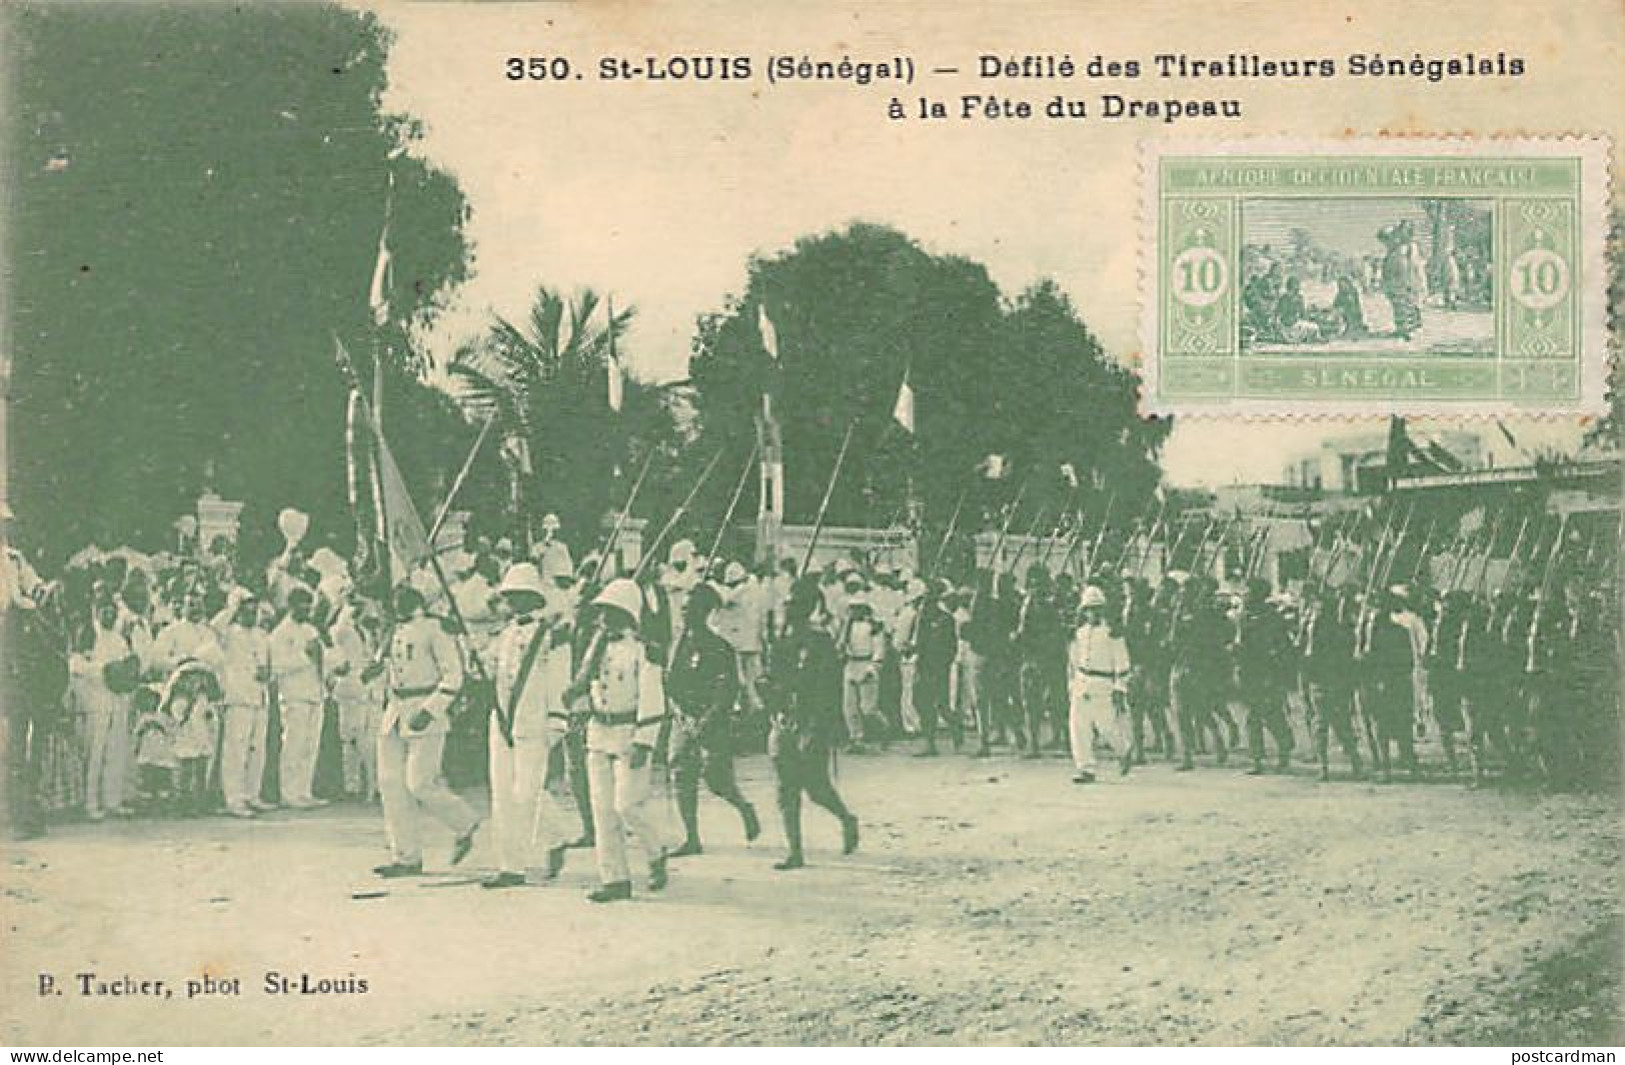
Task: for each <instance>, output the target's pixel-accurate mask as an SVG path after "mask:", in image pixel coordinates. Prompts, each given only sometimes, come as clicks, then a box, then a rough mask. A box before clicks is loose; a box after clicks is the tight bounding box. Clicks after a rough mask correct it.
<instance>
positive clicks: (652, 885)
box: [649, 854, 671, 891]
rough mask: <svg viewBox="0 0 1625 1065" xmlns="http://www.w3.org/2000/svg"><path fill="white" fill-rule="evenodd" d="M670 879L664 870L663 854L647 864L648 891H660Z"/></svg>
mask: <svg viewBox="0 0 1625 1065" xmlns="http://www.w3.org/2000/svg"><path fill="white" fill-rule="evenodd" d="M670 879H671V874H670V873H669V872H667V870H666V856H665V855H664V854H662V855H661V856H660V857H658V858H656V859H655V860H654V861H652V862H650V863H649V890H650V891H660V890H661V889H663V888H664V887H665V886H666V883H667V881H669V880H670Z"/></svg>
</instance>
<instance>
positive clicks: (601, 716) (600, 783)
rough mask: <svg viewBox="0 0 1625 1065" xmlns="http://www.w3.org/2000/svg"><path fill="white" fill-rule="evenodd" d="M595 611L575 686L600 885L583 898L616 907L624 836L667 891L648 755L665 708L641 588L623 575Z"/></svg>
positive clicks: (627, 881) (627, 891)
mask: <svg viewBox="0 0 1625 1065" xmlns="http://www.w3.org/2000/svg"><path fill="white" fill-rule="evenodd" d="M593 606H594V607H595V608H597V611H598V625H599V635H598V637H597V638H596V641H595V645H593V646H592V647H591V648H590V651H591V653H590V654H589V655H588V658H587V662H586V664H585V667H584V668H583V669H582V670H581V671H580V674H579V675H578V679H577V683H578V684H579V683H581V681H582V680H585V681H586V683H587V685H588V693H589V695H588V699H589V705H590V716H589V718H588V724H587V776H588V782H589V790H590V791H591V793H592V814H593V821H594V823H595V827H596V830H597V855H598V875H599V879H600V880H601V881H602V883H601V884H600V886H599V887H598V888H597V889H596V890H594V891H593V892H592V893H590V894H589V895H588V896H587V897H588V898H589V899H591V900H592V901H593V902H619V901H621V900H623V899H629V898H631V897H632V878H631V874H630V870H629V867H628V864H627V858H626V844H627V839H626V837H627V835H629V834H630V835H631V836H632V838H633V841H634V842H635V843H637V844H638V845H639V846H640V847H641V848H642V849H643V852H644V855H645V857H646V858H647V859H648V863H649V867H648V872H649V878H648V885H649V890H650V891H659V890H661V889H662V888H664V887H665V886H666V878H667V868H666V850H665V846H664V841H663V840H662V838H661V835H662V834H661V831H660V823H659V819H658V816H657V814H656V813H655V811H654V809H653V808H652V804H651V803H650V802H649V799H650V796H651V794H652V791H653V773H654V769H653V765H652V759H651V755H652V753H653V751H654V746H655V744H656V743H657V742H659V738H660V730H661V726H662V723H663V722H664V721H665V717H666V708H665V698H664V693H663V691H662V684H661V679H660V664H659V663H658V662H655V661H651V659H650V652H649V649H647V648H645V646H644V643H643V640H642V639H641V638H640V637H639V635H638V623H639V620H640V618H641V617H642V615H643V589H641V588H639V587H638V585H637V583H636V582H634V581H632V580H631V579H629V578H625V577H621V578H617V579H615V580H612V581H610V582H609V583H608V584H606V585H605V586H604V589H603V591H601V592H599V593H598V595H597V597H595V598H594V599H593ZM654 653H655V654H657V655H658V654H661V653H663V649H656V650H655V651H654Z"/></svg>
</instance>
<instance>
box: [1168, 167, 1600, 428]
mask: <svg viewBox="0 0 1625 1065" xmlns="http://www.w3.org/2000/svg"><path fill="white" fill-rule="evenodd" d="M1142 158H1143V163H1144V167H1143V181H1144V192H1145V199H1144V208H1143V219H1142V221H1143V223H1144V226H1145V229H1144V233H1143V238H1142V245H1141V246H1142V250H1143V254H1144V256H1145V258H1144V259H1143V260H1142V263H1143V275H1142V282H1141V284H1142V287H1141V291H1142V296H1143V299H1144V302H1143V311H1144V320H1143V323H1142V325H1143V334H1144V336H1143V343H1144V357H1143V362H1142V370H1141V376H1142V379H1143V390H1142V407H1143V409H1144V410H1145V411H1146V412H1147V413H1150V414H1173V413H1179V414H1235V413H1243V414H1257V415H1304V414H1355V413H1358V414H1371V413H1373V412H1380V413H1392V414H1401V413H1410V414H1428V413H1446V412H1449V413H1454V414H1502V413H1512V412H1524V413H1554V414H1555V413H1563V414H1589V413H1597V412H1600V411H1602V410H1603V409H1604V408H1605V399H1606V382H1607V371H1608V358H1609V353H1608V346H1607V334H1606V330H1607V306H1606V303H1607V276H1606V271H1605V268H1604V260H1603V256H1604V248H1605V244H1606V240H1607V232H1608V228H1607V227H1608V223H1607V212H1606V206H1607V196H1608V173H1607V166H1608V145H1607V142H1606V141H1604V140H1603V139H1601V138H1582V137H1561V138H1559V137H1552V138H1539V139H1532V138H1531V139H1511V138H1507V139H1502V138H1483V139H1468V138H1415V137H1404V138H1370V139H1358V138H1356V139H1341V140H1330V141H1302V140H1298V141H1264V140H1253V141H1233V142H1212V141H1209V142H1201V141H1196V142H1178V141H1172V142H1160V143H1155V144H1151V145H1148V146H1147V147H1146V149H1145V151H1144V154H1143V157H1142Z"/></svg>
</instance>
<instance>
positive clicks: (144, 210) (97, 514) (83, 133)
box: [6, 4, 469, 554]
mask: <svg viewBox="0 0 1625 1065" xmlns="http://www.w3.org/2000/svg"><path fill="white" fill-rule="evenodd" d="M6 17H7V18H8V19H9V20H10V21H9V30H10V39H11V44H12V50H11V51H12V59H13V70H14V82H13V94H12V99H13V106H12V111H13V113H12V115H11V116H10V117H11V119H12V121H11V128H10V131H9V133H10V135H9V138H8V149H9V151H8V155H9V156H10V177H9V179H8V180H10V185H11V195H10V197H9V202H8V205H7V206H8V208H9V211H8V219H7V225H8V229H9V233H10V247H9V248H8V256H9V259H10V262H11V263H12V264H13V268H14V269H13V273H12V275H11V278H10V279H9V281H8V283H9V284H10V286H11V292H12V296H13V300H12V333H11V337H10V340H11V346H12V354H13V374H12V382H11V394H10V413H11V417H12V426H11V431H10V444H11V485H10V488H11V496H12V498H13V500H14V504H15V509H16V510H17V511H18V512H19V515H20V517H21V518H22V520H23V528H24V532H25V538H26V539H27V540H28V541H29V542H30V543H31V544H32V545H33V546H34V547H35V548H36V549H39V550H42V551H43V552H45V553H48V554H49V553H61V552H66V551H71V550H72V549H73V548H74V547H75V546H76V545H77V544H79V543H82V542H84V541H87V540H92V539H96V540H100V541H101V542H103V543H104V544H107V543H111V542H123V541H126V540H132V539H133V540H134V541H135V542H137V543H145V544H146V545H148V546H157V545H158V544H161V543H162V542H164V541H165V540H166V539H167V528H168V526H169V523H170V522H171V521H172V520H173V519H174V517H175V516H176V515H178V514H179V513H181V512H183V511H184V510H187V509H189V508H190V507H191V504H192V501H193V500H194V499H195V498H196V496H197V494H198V492H199V491H200V490H201V489H202V488H204V487H205V486H206V483H208V482H210V481H212V482H213V484H214V485H215V487H216V488H217V489H218V490H219V491H220V493H221V494H222V495H225V496H227V497H234V498H238V499H243V500H245V501H246V502H247V504H248V509H247V510H246V511H245V514H244V529H245V533H246V534H248V535H249V536H250V538H252V537H253V536H254V535H255V534H258V533H260V532H262V531H263V530H267V529H269V528H270V525H271V521H270V515H272V514H274V513H275V512H276V510H277V509H278V508H280V507H282V506H287V505H294V506H299V507H301V508H303V509H306V510H308V511H310V512H311V513H312V516H313V518H314V521H313V524H312V535H313V537H315V538H316V539H325V538H328V537H330V536H331V537H335V538H338V539H339V540H340V541H341V542H342V540H343V538H344V537H345V536H346V535H347V533H348V531H349V528H350V526H349V522H348V517H347V515H346V513H345V492H344V461H343V422H344V409H345V390H344V385H343V381H342V379H341V378H340V376H339V374H338V372H337V370H336V368H335V366H334V363H333V338H334V337H335V336H338V337H340V338H342V339H343V340H344V341H345V342H346V343H347V345H348V346H349V347H350V349H351V350H352V351H355V352H356V353H357V356H358V359H360V360H362V371H363V373H366V372H367V365H366V361H365V360H366V358H367V357H369V356H370V354H371V353H372V352H373V351H374V347H375V338H376V333H377V331H376V330H375V329H374V327H373V326H372V323H371V320H370V318H369V314H368V307H367V287H368V281H369V279H370V276H371V273H372V267H373V261H374V256H375V253H376V250H377V243H378V236H379V230H380V227H381V225H382V223H383V216H384V204H385V189H386V184H387V174H388V172H389V170H390V169H391V168H392V169H393V172H394V175H395V179H394V185H395V188H394V196H393V224H392V232H391V245H392V251H393V254H394V263H395V287H394V289H393V292H392V300H391V310H392V321H391V324H390V325H389V326H388V327H387V328H386V329H385V330H384V331H383V332H384V336H383V337H382V341H383V345H384V348H385V350H386V351H387V352H388V353H389V355H388V358H389V362H390V372H389V374H388V386H387V389H386V419H389V420H390V421H391V423H392V424H391V432H390V435H391V438H392V440H394V442H395V443H396V449H397V451H398V452H399V457H400V458H401V460H402V464H403V466H404V467H405V469H406V473H407V475H408V478H409V480H411V481H412V482H413V485H414V488H415V489H417V490H418V491H419V492H420V499H419V503H420V505H421V506H424V507H425V508H426V509H427V507H429V506H431V505H432V502H431V501H429V500H427V499H426V498H423V497H426V496H427V495H428V486H429V485H430V484H431V483H432V482H433V481H435V480H436V479H437V478H443V476H444V471H443V469H442V468H441V467H442V466H443V465H444V464H445V462H446V461H447V459H448V456H449V461H450V463H451V464H453V465H454V464H455V463H456V461H457V459H458V458H459V457H460V456H459V455H457V454H456V451H457V448H456V447H455V446H450V447H448V446H447V445H446V441H447V440H448V439H450V440H456V439H459V438H461V437H463V436H464V435H466V427H465V426H464V425H463V424H462V422H461V420H460V419H459V417H458V416H457V413H456V411H455V409H454V408H453V407H452V405H451V404H450V403H449V402H447V401H446V399H445V397H444V396H440V395H437V394H435V393H433V392H431V391H430V390H428V389H427V388H425V387H423V386H422V385H421V384H419V383H418V380H417V377H418V375H419V373H420V372H421V371H422V370H423V366H422V365H421V361H420V360H419V359H418V358H416V357H414V356H413V355H412V354H411V352H412V345H411V343H410V336H411V334H412V332H413V331H414V330H415V329H416V328H417V327H421V326H422V325H424V324H426V323H427V322H428V321H429V320H431V319H432V318H433V316H434V315H435V313H436V311H437V310H438V309H439V308H440V306H441V305H442V303H443V301H444V299H445V298H446V296H447V294H448V293H449V291H450V288H451V286H453V285H455V284H456V283H457V282H458V281H460V280H461V279H462V278H463V277H464V276H465V274H466V272H467V265H468V259H469V250H468V248H467V246H466V244H465V241H464V238H463V224H464V222H465V220H466V211H467V208H466V205H465V203H464V201H463V198H462V195H461V193H460V192H459V190H458V188H457V186H456V184H455V183H454V182H453V180H452V179H451V178H450V177H448V176H447V175H446V174H444V173H441V172H439V171H436V170H432V169H429V168H427V167H425V166H424V165H423V164H422V163H420V162H419V161H417V160H415V159H413V158H412V157H410V156H408V155H398V154H397V153H398V151H399V149H401V148H402V147H403V146H404V145H406V144H408V143H409V141H410V140H411V138H412V137H413V135H414V132H415V131H414V129H413V127H412V125H411V124H410V123H409V122H408V121H406V120H403V119H400V118H397V117H392V116H387V115H382V114H380V111H379V97H380V93H381V91H382V89H383V88H384V85H385V74H384V60H385V55H386V49H387V45H388V41H387V38H386V35H385V33H384V31H383V30H382V29H381V27H380V26H379V24H378V23H377V22H376V20H375V19H374V18H373V17H372V16H371V15H366V14H357V13H354V12H350V11H345V10H343V9H340V8H338V7H336V6H326V5H309V4H288V5H235V6H231V5H219V6H209V5H203V6H199V5H194V4H185V5H181V4H131V5H105V6H104V5H68V4H38V5H34V4H23V5H10V6H9V10H8V12H7V15H6ZM392 154H393V155H397V157H396V158H394V159H393V161H391V158H390V157H391V156H392ZM431 427H432V430H433V431H432V433H431V432H429V431H428V430H430V428H431ZM424 438H429V439H433V440H435V441H436V445H435V446H434V447H432V448H431V447H426V446H420V445H419V443H418V442H417V441H418V440H421V439H424ZM269 535H271V536H274V531H272V532H271V533H270V534H269Z"/></svg>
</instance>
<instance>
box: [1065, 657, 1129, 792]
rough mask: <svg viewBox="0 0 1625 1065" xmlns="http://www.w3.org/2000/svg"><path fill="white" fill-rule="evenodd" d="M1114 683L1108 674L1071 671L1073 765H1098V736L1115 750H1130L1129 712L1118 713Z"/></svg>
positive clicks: (1114, 751)
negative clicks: (1098, 675) (1094, 674)
mask: <svg viewBox="0 0 1625 1065" xmlns="http://www.w3.org/2000/svg"><path fill="white" fill-rule="evenodd" d="M1114 687H1115V682H1114V681H1112V680H1110V679H1108V678H1106V677H1091V676H1087V675H1085V674H1082V673H1078V672H1076V671H1074V672H1073V674H1072V689H1071V694H1072V705H1071V708H1070V713H1069V714H1068V716H1067V725H1068V731H1069V732H1070V734H1071V739H1072V764H1073V765H1074V766H1076V767H1077V768H1078V769H1088V770H1093V769H1094V767H1095V743H1094V741H1095V737H1096V736H1098V737H1099V738H1100V739H1102V740H1104V741H1105V742H1106V743H1107V744H1109V745H1110V746H1111V749H1112V753H1113V754H1115V755H1117V756H1118V757H1122V756H1123V755H1124V754H1127V753H1128V729H1127V724H1128V721H1127V718H1128V715H1127V714H1120V713H1118V712H1117V705H1116V704H1117V700H1116V699H1115V698H1114V697H1113V694H1112V693H1113V689H1114Z"/></svg>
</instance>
